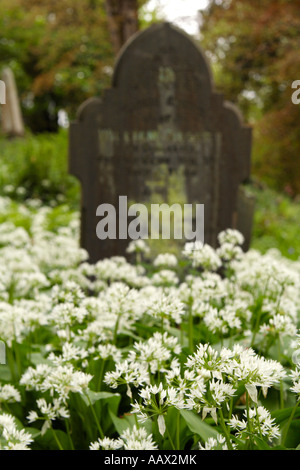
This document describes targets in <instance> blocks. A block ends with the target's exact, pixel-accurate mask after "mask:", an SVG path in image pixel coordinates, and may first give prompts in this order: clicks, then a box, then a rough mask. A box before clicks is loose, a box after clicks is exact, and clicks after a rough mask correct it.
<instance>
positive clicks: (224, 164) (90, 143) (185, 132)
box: [69, 23, 252, 262]
mask: <svg viewBox="0 0 300 470" xmlns="http://www.w3.org/2000/svg"><path fill="white" fill-rule="evenodd" d="M69 157H70V172H71V173H72V174H73V175H75V176H76V177H77V178H78V179H79V180H80V182H81V186H82V211H81V244H82V246H83V247H84V248H86V249H87V251H88V252H89V254H90V260H91V262H95V261H97V260H98V259H102V258H104V257H109V256H112V255H125V249H126V246H127V245H128V242H129V240H128V239H126V238H124V239H120V238H118V237H117V239H116V240H111V239H107V240H101V241H100V240H99V239H98V238H97V235H96V226H97V223H98V221H99V217H97V216H96V210H97V207H98V206H99V205H100V204H103V203H110V204H113V205H114V207H116V208H118V204H119V203H118V198H119V196H121V195H125V196H127V197H128V201H132V202H138V203H146V202H149V201H150V200H152V199H153V195H155V197H156V202H160V203H163V202H168V186H169V185H172V175H174V174H176V175H179V174H180V175H181V178H182V183H183V187H184V188H183V189H184V194H185V201H184V202H185V203H192V204H204V208H205V209H204V210H205V227H204V229H205V230H204V241H205V242H206V243H209V244H211V245H212V246H216V243H217V242H216V240H217V235H218V233H219V232H220V231H221V230H223V229H226V228H229V227H235V228H238V229H239V230H241V231H242V232H243V233H244V235H245V238H246V244H245V248H247V247H248V245H249V240H250V232H251V220H252V207H250V209H249V207H248V205H247V204H248V201H246V203H245V199H244V198H240V197H239V194H240V187H241V185H242V184H243V183H244V182H246V181H247V179H248V178H249V176H250V158H251V129H250V128H249V127H248V126H245V125H244V124H243V120H242V117H241V115H240V113H239V112H238V110H237V109H236V108H235V106H233V105H232V104H231V103H228V102H226V101H224V99H223V96H222V95H221V94H219V93H216V91H215V90H214V86H213V80H212V75H211V71H210V68H209V66H208V63H207V60H206V58H205V55H204V54H203V52H202V51H201V49H200V48H199V47H198V45H196V43H195V42H194V41H193V40H192V39H191V38H190V37H188V36H187V35H186V34H185V33H184V32H182V31H180V30H179V29H177V28H176V27H174V26H172V25H170V24H169V23H161V24H157V25H154V26H151V27H150V28H148V29H146V30H144V31H142V32H139V33H137V34H136V35H134V36H133V37H132V38H131V39H130V41H128V42H127V44H126V45H125V46H124V47H123V49H122V50H121V52H120V55H119V57H118V58H117V61H116V64H115V68H114V73H113V78H112V87H111V88H110V89H108V90H106V92H105V93H104V95H103V97H102V98H101V99H100V98H90V99H88V100H87V101H86V102H85V103H83V105H81V107H80V108H79V110H78V114H77V121H75V122H74V123H72V125H71V127H70V153H69ZM159 178H161V179H162V180H161V181H160V182H158V181H157V179H159ZM162 181H163V184H162ZM173 202H175V201H174V198H173ZM245 211H246V212H245ZM241 221H243V226H241V225H240V223H241ZM121 238H122V237H121Z"/></svg>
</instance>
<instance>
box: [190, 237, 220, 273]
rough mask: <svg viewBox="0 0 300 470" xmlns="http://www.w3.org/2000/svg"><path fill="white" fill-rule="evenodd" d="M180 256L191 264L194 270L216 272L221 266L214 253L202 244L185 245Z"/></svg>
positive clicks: (191, 243) (209, 247) (210, 248)
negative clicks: (198, 268) (199, 268)
mask: <svg viewBox="0 0 300 470" xmlns="http://www.w3.org/2000/svg"><path fill="white" fill-rule="evenodd" d="M182 254H183V256H185V257H186V258H188V259H189V260H190V261H191V262H192V266H193V267H194V268H197V267H201V268H202V269H204V270H206V271H217V269H218V268H220V267H221V265H222V262H221V260H220V258H219V256H218V254H217V253H216V251H215V250H214V249H213V248H212V247H211V246H209V245H207V244H203V243H202V242H188V243H186V244H185V246H184V249H183V252H182Z"/></svg>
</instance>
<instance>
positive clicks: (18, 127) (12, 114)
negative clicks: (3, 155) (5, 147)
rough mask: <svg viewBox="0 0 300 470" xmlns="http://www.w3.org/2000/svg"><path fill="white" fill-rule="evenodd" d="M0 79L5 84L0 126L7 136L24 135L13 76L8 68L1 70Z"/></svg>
mask: <svg viewBox="0 0 300 470" xmlns="http://www.w3.org/2000/svg"><path fill="white" fill-rule="evenodd" d="M2 80H3V82H4V84H5V94H6V97H5V98H6V99H5V104H3V105H2V106H1V128H2V132H3V133H4V134H5V135H6V136H8V137H22V136H24V133H25V130H24V123H23V118H22V113H21V108H20V103H19V97H18V91H17V87H16V82H15V77H14V74H13V72H12V70H11V69H10V68H8V67H7V68H5V69H4V70H3V72H2Z"/></svg>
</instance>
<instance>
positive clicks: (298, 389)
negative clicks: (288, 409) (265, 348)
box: [290, 367, 300, 401]
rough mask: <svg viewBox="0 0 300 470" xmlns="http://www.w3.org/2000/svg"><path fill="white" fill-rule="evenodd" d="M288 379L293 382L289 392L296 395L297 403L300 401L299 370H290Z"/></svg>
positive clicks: (297, 368)
mask: <svg viewBox="0 0 300 470" xmlns="http://www.w3.org/2000/svg"><path fill="white" fill-rule="evenodd" d="M290 377H291V379H292V382H293V385H292V387H291V391H292V392H293V393H295V394H296V395H297V401H299V400H300V368H299V367H296V369H295V370H292V371H291V372H290Z"/></svg>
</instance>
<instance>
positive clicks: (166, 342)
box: [128, 332, 181, 374]
mask: <svg viewBox="0 0 300 470" xmlns="http://www.w3.org/2000/svg"><path fill="white" fill-rule="evenodd" d="M180 352H181V346H180V344H179V342H178V339H177V338H175V337H172V336H169V335H168V334H167V333H164V334H161V333H160V332H155V333H154V335H153V336H152V337H150V338H149V339H148V340H147V341H139V342H135V343H134V344H133V348H132V350H131V351H129V354H128V360H129V361H130V362H131V363H134V362H139V363H141V364H145V365H147V364H148V367H149V369H150V372H151V373H152V374H155V373H156V372H158V371H160V372H164V371H166V370H168V368H169V366H170V363H171V361H172V359H173V354H175V355H178V354H180Z"/></svg>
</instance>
